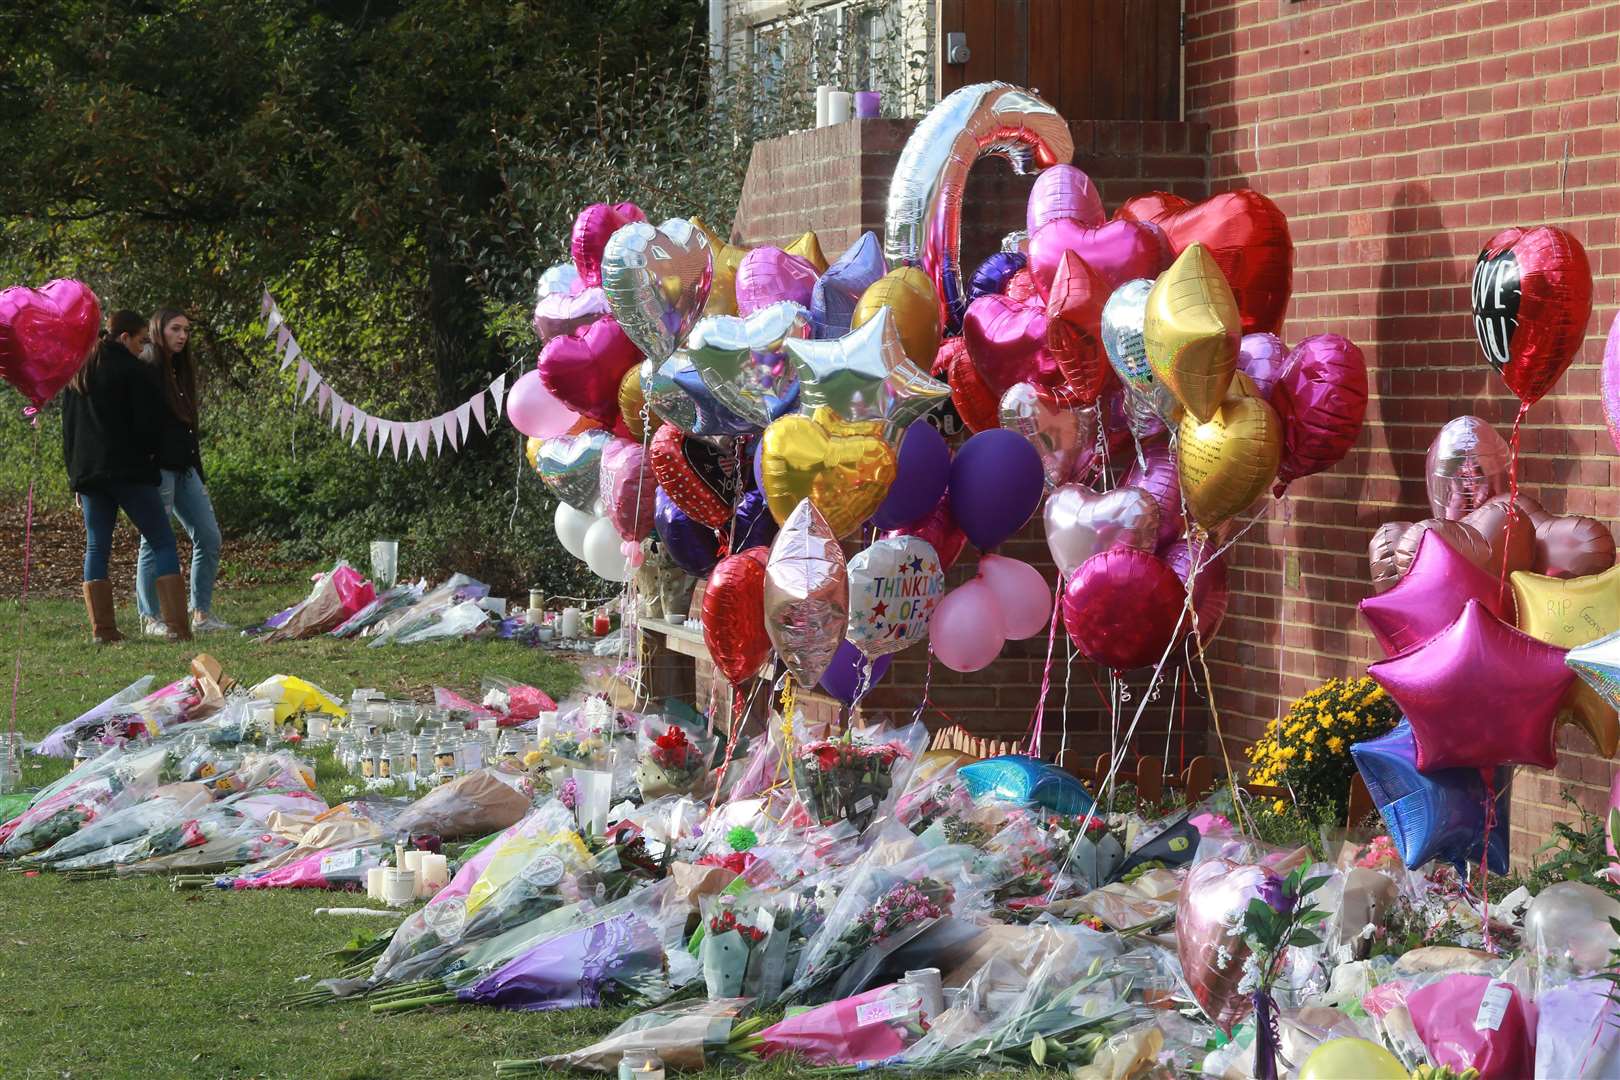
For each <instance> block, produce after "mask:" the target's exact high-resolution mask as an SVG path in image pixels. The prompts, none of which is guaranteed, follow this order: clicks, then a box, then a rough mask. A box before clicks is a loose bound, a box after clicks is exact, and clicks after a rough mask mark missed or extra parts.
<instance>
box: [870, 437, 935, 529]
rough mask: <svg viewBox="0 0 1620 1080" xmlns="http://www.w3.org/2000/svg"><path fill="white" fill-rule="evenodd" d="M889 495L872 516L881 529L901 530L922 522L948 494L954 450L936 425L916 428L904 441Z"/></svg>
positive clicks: (902, 439)
mask: <svg viewBox="0 0 1620 1080" xmlns="http://www.w3.org/2000/svg"><path fill="white" fill-rule="evenodd" d="M897 456H898V463H897V467H896V470H895V474H894V483H892V484H890V485H889V494H888V495H887V496H885V497H884V499H883V502H882V503H881V504H880V505H879V506H878V508H877V510H876V511H875V512H874V513H873V514H872V524H874V525H876V526H877V527H878V528H880V529H898V528H900V526H902V525H909V524H910V523H911V522H913V521H916V520H917V519H919V518H921V517H922V516H923V515H924V514H926V513H928V512H929V511H930V510H932V509H933V508H934V507H935V506H937V505H939V500H940V497H941V496H942V495H944V494H945V483H946V481H947V480H948V479H949V478H950V471H951V450H950V447H948V446H946V445H945V437H944V436H943V435H941V434H940V433H939V431H938V429H937V428H935V427H934V425H932V424H912V425H911V426H910V427H908V428H906V433H905V436H904V437H903V438H901V440H900V453H899V454H898V455H897Z"/></svg>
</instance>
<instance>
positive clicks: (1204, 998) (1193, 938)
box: [1176, 859, 1277, 1035]
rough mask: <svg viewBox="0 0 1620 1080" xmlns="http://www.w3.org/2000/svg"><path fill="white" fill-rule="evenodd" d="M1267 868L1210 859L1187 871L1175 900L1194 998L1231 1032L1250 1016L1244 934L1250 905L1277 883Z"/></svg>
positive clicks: (1184, 970) (1179, 947) (1179, 943)
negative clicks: (1241, 986)
mask: <svg viewBox="0 0 1620 1080" xmlns="http://www.w3.org/2000/svg"><path fill="white" fill-rule="evenodd" d="M1276 881H1277V878H1276V875H1275V874H1273V873H1271V872H1270V871H1269V870H1267V869H1266V868H1264V867H1262V866H1256V865H1254V864H1252V863H1251V864H1241V863H1235V862H1231V861H1230V860H1227V859H1207V860H1205V861H1204V862H1201V863H1197V864H1196V865H1194V866H1193V868H1192V869H1191V870H1189V871H1187V877H1186V879H1185V880H1184V881H1183V882H1182V883H1181V897H1180V899H1179V900H1177V901H1176V955H1177V956H1178V957H1179V958H1180V960H1181V974H1182V977H1183V978H1184V979H1186V981H1187V986H1188V987H1189V988H1190V989H1191V990H1192V995H1193V1000H1194V1001H1196V1002H1198V1007H1199V1008H1201V1009H1203V1010H1204V1015H1205V1016H1207V1017H1209V1019H1210V1021H1211V1022H1212V1023H1214V1025H1215V1026H1216V1027H1218V1028H1220V1029H1221V1030H1222V1031H1224V1032H1226V1033H1227V1034H1228V1035H1230V1034H1231V1033H1232V1029H1233V1028H1234V1027H1236V1026H1237V1023H1238V1021H1240V1020H1242V1019H1243V1018H1244V1016H1246V1015H1247V1014H1248V1012H1249V1008H1250V1003H1249V996H1248V994H1246V993H1244V992H1243V991H1241V990H1239V989H1238V984H1239V983H1240V982H1242V980H1243V968H1244V961H1246V960H1247V959H1248V958H1249V943H1248V940H1247V939H1246V938H1245V937H1244V934H1243V925H1244V914H1245V912H1247V911H1248V909H1249V901H1251V900H1256V899H1260V898H1261V897H1262V896H1263V895H1264V894H1265V893H1266V892H1267V891H1269V890H1270V889H1271V888H1274V887H1275V885H1276Z"/></svg>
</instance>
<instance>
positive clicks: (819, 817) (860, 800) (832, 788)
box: [793, 724, 928, 831]
mask: <svg viewBox="0 0 1620 1080" xmlns="http://www.w3.org/2000/svg"><path fill="white" fill-rule="evenodd" d="M927 737H928V734H927V729H925V728H923V726H922V725H921V724H912V725H910V726H909V727H907V728H905V729H903V730H902V731H899V732H895V733H892V734H887V735H885V733H883V732H881V731H880V732H877V733H874V734H873V735H864V734H862V735H857V734H855V733H852V732H851V733H846V734H844V735H840V736H835V737H833V738H830V739H818V740H816V741H814V742H811V743H808V744H805V745H802V746H800V747H798V748H797V751H796V753H795V754H794V762H793V766H794V767H793V779H794V782H795V786H796V787H797V789H798V792H799V798H800V799H802V800H803V802H804V806H805V809H806V810H807V811H808V812H809V814H810V816H811V817H812V818H813V819H815V820H816V821H818V822H820V823H821V824H822V825H833V824H836V823H837V822H840V821H847V822H849V823H850V824H851V825H853V826H854V827H855V828H856V829H857V830H860V831H865V829H866V828H867V827H868V826H869V825H871V824H872V822H874V821H875V820H877V818H878V816H879V814H880V812H882V811H883V810H884V809H885V808H886V807H887V806H888V805H889V801H890V796H891V795H894V794H897V793H898V792H900V791H902V790H904V788H905V782H906V778H907V776H909V775H910V771H911V767H912V764H913V763H914V762H915V760H916V756H917V752H918V749H919V748H920V747H921V746H923V745H926V743H927Z"/></svg>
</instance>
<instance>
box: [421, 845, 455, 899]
mask: <svg viewBox="0 0 1620 1080" xmlns="http://www.w3.org/2000/svg"><path fill="white" fill-rule="evenodd" d="M422 877H423V878H424V879H425V880H426V881H427V884H428V888H430V889H432V890H433V891H434V892H438V891H439V890H440V889H442V888H444V887H445V886H446V885H448V884H450V862H449V860H448V859H446V858H445V857H444V856H443V855H440V854H438V853H437V852H433V851H425V852H423V853H422Z"/></svg>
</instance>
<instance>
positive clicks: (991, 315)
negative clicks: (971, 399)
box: [962, 293, 1064, 401]
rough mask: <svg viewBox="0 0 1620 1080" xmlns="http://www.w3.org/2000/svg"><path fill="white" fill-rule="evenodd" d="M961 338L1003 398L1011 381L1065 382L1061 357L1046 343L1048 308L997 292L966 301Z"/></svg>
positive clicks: (988, 383)
mask: <svg viewBox="0 0 1620 1080" xmlns="http://www.w3.org/2000/svg"><path fill="white" fill-rule="evenodd" d="M962 340H963V341H965V342H966V343H967V352H968V356H969V358H971V359H972V361H973V367H974V368H975V369H976V370H977V371H978V373H979V377H980V378H981V379H982V380H984V384H985V385H986V386H987V387H989V388H990V392H991V393H992V394H994V395H995V399H996V400H997V401H999V400H1000V399H1001V396H1002V395H1003V394H1005V393H1006V392H1007V391H1008V390H1009V389H1010V388H1011V387H1013V386H1015V385H1017V384H1018V383H1021V382H1031V383H1035V384H1037V385H1039V386H1044V387H1046V388H1048V389H1057V388H1060V387H1062V386H1063V385H1064V379H1063V373H1062V372H1061V371H1059V370H1058V365H1057V358H1056V357H1055V356H1053V355H1052V353H1051V352H1050V351H1048V350H1047V348H1046V310H1045V308H1044V307H1043V306H1028V305H1025V304H1021V303H1019V302H1018V301H1016V300H1012V299H1009V298H1008V297H1005V296H999V295H996V294H994V293H992V294H990V295H988V296H981V297H979V298H978V299H977V300H975V301H973V303H971V304H969V305H968V309H967V315H966V316H965V317H964V318H963V320H962Z"/></svg>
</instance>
